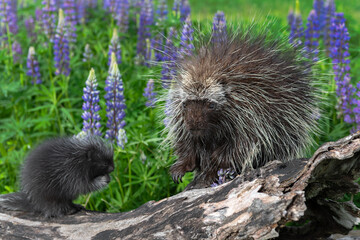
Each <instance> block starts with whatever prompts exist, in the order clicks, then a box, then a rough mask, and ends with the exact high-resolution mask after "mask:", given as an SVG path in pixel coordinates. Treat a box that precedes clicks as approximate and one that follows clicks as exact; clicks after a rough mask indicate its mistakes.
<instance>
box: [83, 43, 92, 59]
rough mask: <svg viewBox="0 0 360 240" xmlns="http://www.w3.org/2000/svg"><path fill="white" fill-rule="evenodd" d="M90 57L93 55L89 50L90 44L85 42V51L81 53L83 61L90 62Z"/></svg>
mask: <svg viewBox="0 0 360 240" xmlns="http://www.w3.org/2000/svg"><path fill="white" fill-rule="evenodd" d="M92 57H93V54H92V52H91V49H90V45H89V44H86V45H85V51H84V54H83V62H90V60H91V59H92Z"/></svg>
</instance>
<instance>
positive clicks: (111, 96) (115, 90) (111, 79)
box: [105, 52, 127, 148]
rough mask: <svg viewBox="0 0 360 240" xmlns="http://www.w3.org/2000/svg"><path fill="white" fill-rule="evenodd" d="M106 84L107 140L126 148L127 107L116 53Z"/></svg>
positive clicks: (112, 57)
mask: <svg viewBox="0 0 360 240" xmlns="http://www.w3.org/2000/svg"><path fill="white" fill-rule="evenodd" d="M105 84H106V86H105V91H106V94H105V100H106V116H107V118H108V121H107V123H106V127H107V128H108V130H106V134H105V138H107V139H110V140H112V141H114V140H116V142H117V145H118V146H120V147H121V148H124V145H125V143H126V142H127V138H126V132H125V130H124V126H125V120H124V118H125V108H126V105H125V98H124V94H123V91H124V88H123V82H122V80H121V74H120V71H119V67H118V65H117V63H116V56H115V53H114V52H113V53H112V54H111V64H110V68H109V75H108V77H107V79H106V81H105Z"/></svg>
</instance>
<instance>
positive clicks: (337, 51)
mask: <svg viewBox="0 0 360 240" xmlns="http://www.w3.org/2000/svg"><path fill="white" fill-rule="evenodd" d="M331 37H332V39H333V40H332V41H331V51H330V57H331V59H332V63H333V69H334V75H335V82H336V86H337V89H336V94H337V96H338V99H339V103H338V106H337V108H338V110H339V112H340V115H342V116H343V117H344V121H345V122H347V123H353V122H354V119H353V117H352V116H351V114H352V104H353V102H354V100H353V94H354V92H355V90H356V89H355V88H354V87H353V86H352V85H351V83H350V80H351V77H350V59H349V56H350V53H349V40H350V36H349V32H348V30H347V28H346V26H345V18H344V14H343V13H336V14H335V17H334V18H333V23H332V33H331ZM355 111H356V112H357V111H358V108H356V109H355Z"/></svg>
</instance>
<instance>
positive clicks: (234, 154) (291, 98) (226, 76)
mask: <svg viewBox="0 0 360 240" xmlns="http://www.w3.org/2000/svg"><path fill="white" fill-rule="evenodd" d="M252 27H253V26H252ZM230 34H231V33H230ZM313 82H314V79H313V74H312V72H311V63H310V62H309V61H307V60H305V59H303V58H302V57H301V52H300V51H299V50H298V49H295V48H293V47H291V46H289V45H288V44H287V43H286V42H285V41H284V40H283V39H280V40H279V39H269V38H268V37H267V33H266V31H264V32H262V33H261V32H256V31H253V30H252V29H251V27H250V29H249V30H247V31H245V32H243V33H241V34H233V35H230V37H228V39H227V40H225V41H223V42H222V44H215V45H214V44H213V43H212V42H211V41H208V42H207V43H204V44H202V45H200V46H199V47H198V50H197V51H195V53H194V54H193V55H191V56H188V57H185V58H184V59H183V60H181V61H180V62H178V69H177V75H176V76H174V79H173V82H172V84H171V88H170V90H169V92H168V95H167V97H166V98H167V99H168V100H167V101H168V102H167V110H166V111H167V113H168V114H167V122H168V126H167V128H168V140H169V141H170V142H171V143H172V145H173V147H174V148H175V153H176V155H177V156H178V160H177V161H176V163H175V164H174V165H173V166H172V167H171V169H170V172H171V174H172V177H173V179H174V181H175V182H178V181H179V180H180V181H181V178H182V176H183V175H184V174H185V172H188V171H194V170H196V171H197V179H201V180H202V181H204V182H206V183H207V184H210V183H211V182H212V181H214V179H215V178H216V176H217V174H216V173H217V171H218V170H219V169H220V168H223V169H226V168H233V169H235V170H236V171H237V172H238V173H241V171H242V170H243V169H245V168H247V167H259V166H262V165H264V164H265V163H266V162H269V161H272V160H275V159H277V160H281V161H287V160H290V159H293V158H295V157H298V156H299V155H300V154H301V153H302V152H303V150H304V148H305V147H306V146H307V145H308V144H310V143H311V134H312V133H314V132H315V131H316V129H317V122H316V119H314V117H313V113H314V112H316V111H317V96H316V91H315V89H314V87H313Z"/></svg>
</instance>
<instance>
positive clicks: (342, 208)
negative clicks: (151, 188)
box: [0, 133, 360, 239]
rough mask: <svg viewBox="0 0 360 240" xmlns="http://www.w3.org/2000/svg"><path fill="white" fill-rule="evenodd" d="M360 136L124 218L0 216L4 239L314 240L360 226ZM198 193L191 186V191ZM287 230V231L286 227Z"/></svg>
mask: <svg viewBox="0 0 360 240" xmlns="http://www.w3.org/2000/svg"><path fill="white" fill-rule="evenodd" d="M359 158H360V133H355V134H353V135H350V136H348V137H345V138H343V139H340V140H339V141H336V142H329V143H326V144H324V145H323V146H321V147H320V148H319V149H318V150H317V151H316V152H315V154H314V155H313V157H311V158H310V159H296V160H293V161H290V162H288V163H281V162H279V161H272V162H270V163H268V164H267V165H265V166H264V167H261V168H259V169H255V170H251V171H246V172H244V173H243V174H241V175H240V176H237V177H236V178H235V179H234V180H233V181H231V182H228V183H225V184H222V185H220V186H218V187H212V188H202V189H192V190H189V191H184V192H182V193H179V194H177V195H175V196H172V197H169V198H166V199H163V200H161V201H158V202H154V201H151V202H148V203H146V204H144V205H143V206H141V207H139V208H138V209H135V210H133V211H130V212H124V213H100V212H90V211H82V212H79V213H77V214H74V215H69V216H64V217H62V218H58V219H50V220H49V219H43V218H41V217H39V216H36V215H34V214H28V213H23V212H9V211H3V210H1V211H0V235H1V236H2V238H4V239H272V238H277V239H317V238H318V239H320V238H324V237H329V236H330V235H331V234H334V233H341V234H347V233H348V232H349V231H350V230H351V229H352V228H353V227H354V225H356V224H359V223H360V209H359V208H357V207H356V206H355V205H354V204H353V203H352V201H347V202H346V201H340V200H341V199H342V198H343V196H344V194H346V193H347V194H355V193H357V192H358V191H359V185H358V184H357V183H356V182H354V181H355V180H356V179H357V178H359V176H360V161H359ZM195 185H196V184H195ZM289 223H291V224H289Z"/></svg>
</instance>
